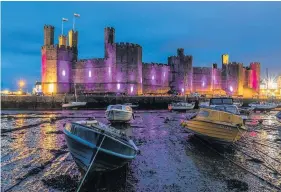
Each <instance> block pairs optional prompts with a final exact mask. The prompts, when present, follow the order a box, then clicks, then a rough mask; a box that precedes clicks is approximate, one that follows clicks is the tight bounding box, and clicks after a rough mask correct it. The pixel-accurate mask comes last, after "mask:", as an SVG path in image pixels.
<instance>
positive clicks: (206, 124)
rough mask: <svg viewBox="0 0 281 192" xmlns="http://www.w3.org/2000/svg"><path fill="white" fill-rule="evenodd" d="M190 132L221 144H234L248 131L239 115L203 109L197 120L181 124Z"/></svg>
mask: <svg viewBox="0 0 281 192" xmlns="http://www.w3.org/2000/svg"><path fill="white" fill-rule="evenodd" d="M181 125H182V126H184V127H186V128H187V129H188V130H189V131H190V132H193V133H194V134H196V135H198V136H201V137H203V138H205V139H208V140H211V141H214V142H219V143H234V142H236V141H238V140H239V139H240V138H241V137H242V135H244V133H245V132H246V131H247V129H246V127H245V126H244V123H243V119H242V117H240V116H239V115H236V114H233V113H229V112H226V111H220V110H214V109H209V108H201V109H200V111H199V112H198V114H197V115H196V117H195V118H193V119H191V120H188V121H184V122H182V124H181Z"/></svg>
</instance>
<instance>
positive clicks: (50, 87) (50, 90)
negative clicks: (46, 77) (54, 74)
mask: <svg viewBox="0 0 281 192" xmlns="http://www.w3.org/2000/svg"><path fill="white" fill-rule="evenodd" d="M49 92H50V93H53V92H54V84H53V83H52V84H49Z"/></svg>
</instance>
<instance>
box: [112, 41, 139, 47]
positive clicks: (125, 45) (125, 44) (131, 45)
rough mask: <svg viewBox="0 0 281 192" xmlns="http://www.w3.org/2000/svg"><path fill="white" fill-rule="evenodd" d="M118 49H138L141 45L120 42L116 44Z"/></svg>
mask: <svg viewBox="0 0 281 192" xmlns="http://www.w3.org/2000/svg"><path fill="white" fill-rule="evenodd" d="M116 47H121V48H136V47H141V46H140V45H139V44H135V43H128V42H119V43H116Z"/></svg>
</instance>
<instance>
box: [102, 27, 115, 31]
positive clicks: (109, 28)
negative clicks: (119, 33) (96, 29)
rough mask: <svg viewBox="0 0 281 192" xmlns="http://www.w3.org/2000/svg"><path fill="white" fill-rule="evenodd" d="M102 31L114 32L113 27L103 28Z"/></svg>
mask: <svg viewBox="0 0 281 192" xmlns="http://www.w3.org/2000/svg"><path fill="white" fill-rule="evenodd" d="M104 30H105V31H107V30H110V31H113V32H114V31H115V29H114V27H105V28H104Z"/></svg>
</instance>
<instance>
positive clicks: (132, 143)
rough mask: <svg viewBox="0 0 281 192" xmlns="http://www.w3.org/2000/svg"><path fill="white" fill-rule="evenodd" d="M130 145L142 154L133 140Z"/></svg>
mask: <svg viewBox="0 0 281 192" xmlns="http://www.w3.org/2000/svg"><path fill="white" fill-rule="evenodd" d="M129 143H130V144H131V145H132V146H133V147H134V149H135V150H136V151H138V152H140V150H139V148H138V147H137V146H136V145H135V143H134V142H133V140H131V139H130V140H129Z"/></svg>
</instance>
